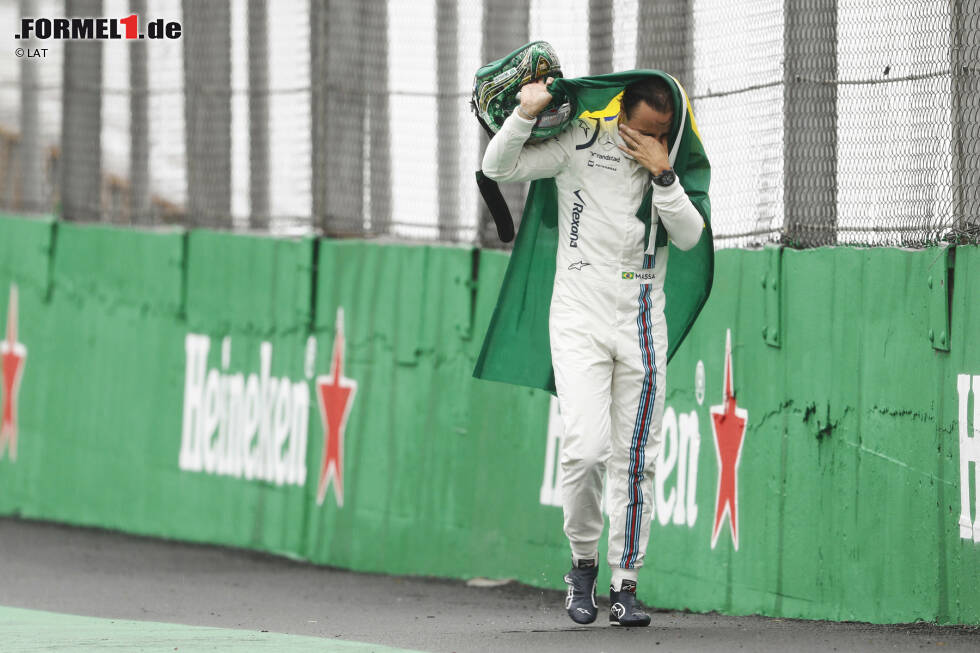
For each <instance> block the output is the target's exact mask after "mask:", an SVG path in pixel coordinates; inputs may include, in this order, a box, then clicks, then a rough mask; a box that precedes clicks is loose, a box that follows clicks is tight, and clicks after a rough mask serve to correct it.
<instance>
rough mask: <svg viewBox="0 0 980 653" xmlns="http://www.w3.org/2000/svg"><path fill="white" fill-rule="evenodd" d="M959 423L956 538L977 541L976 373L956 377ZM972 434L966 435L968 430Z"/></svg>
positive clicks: (979, 403) (979, 417)
mask: <svg viewBox="0 0 980 653" xmlns="http://www.w3.org/2000/svg"><path fill="white" fill-rule="evenodd" d="M971 387H972V390H973V428H972V429H971V428H970V410H969V403H970V390H971ZM956 392H957V394H958V395H959V400H960V403H959V426H960V537H961V538H963V539H965V540H969V539H972V540H973V541H974V542H980V375H974V376H973V377H971V376H970V375H969V374H960V375H958V376H957V377H956ZM971 430H972V431H973V435H972V436H971V435H970V431H971ZM970 463H973V469H974V471H973V473H974V474H976V478H975V482H974V490H975V491H974V497H973V500H974V502H975V506H974V509H973V513H974V514H975V515H976V518H975V519H970Z"/></svg>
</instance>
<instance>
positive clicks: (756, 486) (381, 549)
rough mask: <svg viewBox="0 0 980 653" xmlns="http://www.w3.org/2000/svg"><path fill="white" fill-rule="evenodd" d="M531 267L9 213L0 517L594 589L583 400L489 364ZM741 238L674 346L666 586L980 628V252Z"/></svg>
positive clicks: (691, 601) (2, 242) (372, 566)
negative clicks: (579, 565)
mask: <svg viewBox="0 0 980 653" xmlns="http://www.w3.org/2000/svg"><path fill="white" fill-rule="evenodd" d="M506 264H507V257H506V255H504V254H501V253H499V252H475V251H473V250H471V249H467V248H453V247H434V246H399V245H379V244H372V243H366V242H361V241H325V240H319V241H317V240H314V239H310V238H307V239H298V240H275V239H269V238H257V237H248V236H235V235H229V234H223V233H213V232H207V231H194V232H191V233H184V232H173V233H146V232H138V231H131V230H119V229H111V228H103V227H92V226H76V225H71V224H65V223H57V224H55V223H53V222H51V221H38V220H28V219H22V218H16V217H12V216H8V217H4V218H0V321H3V324H5V325H9V324H11V323H16V334H15V337H14V338H10V337H7V338H5V342H9V341H11V340H13V341H15V343H16V345H17V347H18V349H17V350H16V351H21V352H24V353H26V358H23V359H22V362H21V363H20V369H21V371H22V374H21V377H20V382H19V384H17V385H16V386H14V387H15V388H16V393H13V392H11V391H10V390H8V386H10V385H11V384H9V382H8V383H5V384H4V385H3V386H2V387H0V398H2V399H3V400H4V402H5V403H10V404H11V405H12V406H14V407H15V408H16V424H17V436H16V442H17V447H16V458H14V456H13V453H14V452H13V449H12V448H11V446H10V444H11V442H10V438H9V434H8V436H3V437H2V438H0V442H2V447H3V448H2V449H0V513H3V514H19V515H23V516H25V517H31V518H41V519H52V520H58V521H63V522H67V523H73V524H84V525H93V526H102V527H107V528H114V529H119V530H124V531H127V532H133V533H140V534H147V535H156V536H163V537H169V538H176V539H182V540H190V541H200V542H212V543H219V544H227V545H232V546H241V547H248V548H254V549H261V550H265V551H271V552H276V553H280V554H285V555H290V556H296V557H300V558H304V559H309V560H312V561H315V562H318V563H324V564H330V565H336V566H341V567H347V568H351V569H356V570H365V571H379V572H390V573H406V574H419V575H435V576H449V577H473V576H491V577H512V578H517V579H519V580H521V581H524V582H528V583H531V584H534V585H539V586H543V587H562V580H561V577H562V574H563V573H564V572H565V571H566V568H567V556H568V552H567V544H566V542H565V541H564V538H563V535H562V532H561V524H562V515H561V509H560V507H558V506H559V505H560V497H559V496H558V495H557V494H556V487H557V485H558V482H557V480H556V473H557V465H556V462H555V461H556V460H557V458H558V455H559V450H560V445H561V428H560V418H559V417H558V416H557V414H556V412H555V411H553V409H552V402H551V398H550V397H549V396H548V395H546V394H544V393H541V392H537V391H529V390H527V389H522V388H515V387H509V386H504V385H500V384H493V383H485V382H477V381H475V380H473V379H472V378H471V371H472V366H473V363H474V361H475V359H476V355H477V353H478V351H479V346H480V341H481V338H482V335H483V332H484V330H485V328H486V324H487V323H488V321H489V317H490V314H491V312H492V310H493V306H494V303H495V300H496V293H497V289H498V288H499V285H500V281H501V279H502V277H503V273H504V270H505V267H506ZM716 265H717V274H716V281H715V290H714V293H713V295H712V298H711V300H710V301H709V303H708V305H707V307H706V309H705V313H704V316H703V317H702V318H701V320H700V321H699V323H698V324H697V325H696V327H695V328H694V330H693V331H692V332H691V335H690V336H689V341H688V342H687V343H686V344H685V345H684V347H683V348H682V349H681V350H680V352H679V353H678V355H677V357H676V358H675V360H674V361H673V362H672V363H671V366H670V369H669V374H668V397H667V406H668V410H667V414H666V418H665V425H664V430H665V447H664V450H663V452H662V454H661V459H660V461H659V463H658V474H657V478H656V479H655V484H654V485H655V492H654V495H655V496H653V497H650V498H649V503H650V509H651V510H653V511H654V527H653V529H652V537H651V543H650V549H649V552H648V558H647V566H646V567H645V568H644V569H643V571H642V572H641V579H640V592H641V598H643V599H644V600H645V601H648V602H650V603H652V604H655V605H657V606H661V607H665V608H687V609H692V610H719V611H725V612H732V613H764V614H772V615H784V616H794V617H796V616H798V617H808V618H828V619H848V620H865V621H878V622H894V621H899V622H902V621H913V620H916V619H926V620H937V621H941V622H954V623H972V624H977V623H980V589H977V579H978V577H980V576H978V560H980V541H978V540H980V529H976V532H977V537H976V539H974V529H973V528H972V522H973V521H974V520H975V519H976V517H977V510H976V500H977V484H976V480H975V479H976V470H975V468H976V466H977V465H976V464H975V463H971V462H970V461H971V460H974V459H976V458H980V446H978V447H974V445H973V444H972V442H973V440H971V439H969V438H972V437H976V435H975V433H976V431H975V430H976V429H977V428H980V419H977V418H975V417H974V411H975V408H974V407H975V406H976V405H978V404H980V402H977V400H976V397H975V396H980V345H978V342H977V337H976V334H977V333H978V329H980V309H978V300H980V282H978V279H980V251H978V249H977V248H969V247H964V248H958V249H957V250H956V251H955V252H952V251H940V250H927V251H918V252H907V251H897V250H884V249H876V250H855V249H823V250H811V251H804V252H798V251H785V252H782V251H780V250H764V251H722V252H719V253H718V257H717V263H716ZM930 279H931V281H932V287H930V285H929V282H930ZM763 281H764V282H765V285H763ZM15 287H16V289H17V292H16V293H14V292H13V289H14V288H15ZM14 297H16V298H17V301H16V304H17V310H16V311H12V310H11V304H12V301H11V300H12V299H13V298H14ZM11 316H15V318H16V319H12V318H11ZM930 330H931V331H932V338H931V339H930ZM8 331H9V329H8V330H5V331H4V333H7V332H8ZM729 334H730V339H731V358H730V360H731V368H732V371H733V374H732V383H731V393H729V394H730V395H731V396H732V397H733V398H732V399H727V400H726V392H725V386H724V381H723V379H724V370H725V361H726V339H727V338H728V337H729ZM937 347H939V348H938V349H937ZM947 350H948V351H947ZM3 351H5V352H7V351H13V349H11V347H10V345H9V344H8V345H7V346H6V349H4V350H3ZM699 370H700V372H699ZM974 376H976V377H977V380H976V381H973V378H974ZM964 379H965V383H966V385H965V386H964ZM972 383H976V389H975V390H973V388H972V385H971V384H972ZM962 388H966V390H967V391H966V392H965V393H964V392H963V391H962ZM8 397H9V398H10V399H11V401H10V402H7V399H8ZM726 407H727V408H728V409H729V410H728V417H725V418H722V417H721V415H722V414H723V413H725V412H726V410H725V409H726ZM961 413H962V414H963V415H966V416H967V418H966V420H961V419H960V414H961ZM736 418H739V419H744V422H745V429H744V432H741V431H739V429H738V428H736V427H737V426H738V420H737V419H736ZM961 426H964V428H961ZM8 431H9V429H8ZM716 432H717V435H718V437H717V438H716ZM740 433H741V435H742V436H743V437H742V445H741V448H740V449H739V448H738V447H729V448H727V449H724V447H723V449H724V451H725V453H724V455H722V454H719V453H718V448H717V447H716V441H720V442H727V441H729V440H730V439H731V438H733V437H734V438H735V439H736V440H737V436H738V435H739V434H740ZM341 434H342V436H343V437H342V438H341V437H340V436H341ZM961 437H963V438H965V439H964V445H963V446H962V447H961V443H960V440H961ZM341 440H342V444H341ZM331 443H333V446H331ZM325 459H326V460H325ZM964 460H965V461H967V464H966V466H965V474H961V462H962V461H964ZM325 462H326V465H325V464H324V463H325ZM324 469H326V470H327V471H326V473H324V471H323V470H324ZM722 469H724V470H725V473H724V474H723V473H721V471H720V470H722ZM963 478H965V479H966V486H968V487H967V489H968V490H969V492H968V493H967V496H966V498H965V502H966V511H965V515H966V517H965V521H964V524H965V526H962V527H961V523H960V522H961V520H962V519H963V518H962V517H961V515H962V514H963V512H964V511H963V503H964V495H963V489H964V484H963V482H962V479H963ZM729 479H731V480H733V482H732V483H728V480H729ZM726 483H728V484H727V485H726ZM719 486H722V487H723V488H725V487H727V488H728V491H727V492H720V491H719ZM719 495H722V496H726V495H727V496H728V497H729V501H728V502H727V503H726V502H720V503H719ZM728 505H730V506H731V507H730V508H728V509H727V510H719V508H725V507H726V506H728ZM719 514H720V519H719V518H718V516H719ZM716 524H717V528H716ZM736 533H737V542H736V537H735V535H736ZM736 543H737V546H736ZM607 579H608V571H607V570H604V571H603V574H602V576H601V577H600V582H604V581H605V580H607ZM325 591H328V590H325Z"/></svg>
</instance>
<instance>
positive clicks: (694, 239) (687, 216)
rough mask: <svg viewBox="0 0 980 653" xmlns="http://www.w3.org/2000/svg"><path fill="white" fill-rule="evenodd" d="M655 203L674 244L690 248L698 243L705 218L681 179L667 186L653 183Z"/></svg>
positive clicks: (684, 248) (679, 247)
mask: <svg viewBox="0 0 980 653" xmlns="http://www.w3.org/2000/svg"><path fill="white" fill-rule="evenodd" d="M651 183H652V182H651ZM653 205H654V207H656V209H657V214H658V215H659V216H660V221H661V222H662V223H663V225H664V228H666V229H667V234H668V235H669V236H670V239H671V240H672V241H673V242H674V246H676V247H677V248H678V249H682V250H688V249H691V248H692V247H694V246H695V245H697V244H698V240H700V239H701V232H702V231H704V218H703V217H701V214H700V213H699V212H698V210H697V208H695V206H694V204H692V203H691V200H690V198H689V197H688V196H687V193H685V192H684V187H683V186H681V182H680V180H679V179H678V180H675V181H674V183H673V184H671V185H670V186H667V187H663V186H658V185H657V184H653Z"/></svg>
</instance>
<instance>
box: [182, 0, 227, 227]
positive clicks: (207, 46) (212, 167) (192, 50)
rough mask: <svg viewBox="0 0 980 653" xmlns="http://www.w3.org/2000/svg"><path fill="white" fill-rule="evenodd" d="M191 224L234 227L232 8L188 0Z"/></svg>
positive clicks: (216, 0)
mask: <svg viewBox="0 0 980 653" xmlns="http://www.w3.org/2000/svg"><path fill="white" fill-rule="evenodd" d="M183 11H184V34H183V36H181V39H182V40H183V42H184V130H185V138H186V144H187V145H186V152H187V221H188V223H189V224H192V225H196V224H206V225H208V226H213V227H230V226H231V6H230V5H229V0H209V2H206V3H204V2H198V1H195V0H183Z"/></svg>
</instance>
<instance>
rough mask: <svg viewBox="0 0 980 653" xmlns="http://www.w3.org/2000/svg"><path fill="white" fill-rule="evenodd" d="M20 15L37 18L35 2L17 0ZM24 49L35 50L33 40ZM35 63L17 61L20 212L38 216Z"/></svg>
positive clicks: (40, 162)
mask: <svg viewBox="0 0 980 653" xmlns="http://www.w3.org/2000/svg"><path fill="white" fill-rule="evenodd" d="M20 15H21V16H22V17H24V18H29V17H34V16H37V3H36V0H20ZM26 47H28V48H34V47H37V42H36V41H34V40H33V39H32V40H30V41H28V42H27V43H26ZM37 66H38V60H36V59H29V58H27V57H23V58H22V59H21V60H20V164H21V191H20V208H21V209H23V210H25V211H30V212H39V211H43V210H45V208H46V204H47V202H46V199H45V197H44V159H43V151H44V144H43V143H42V142H41V116H40V102H39V96H40V89H39V86H40V77H39V75H38V68H37Z"/></svg>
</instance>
